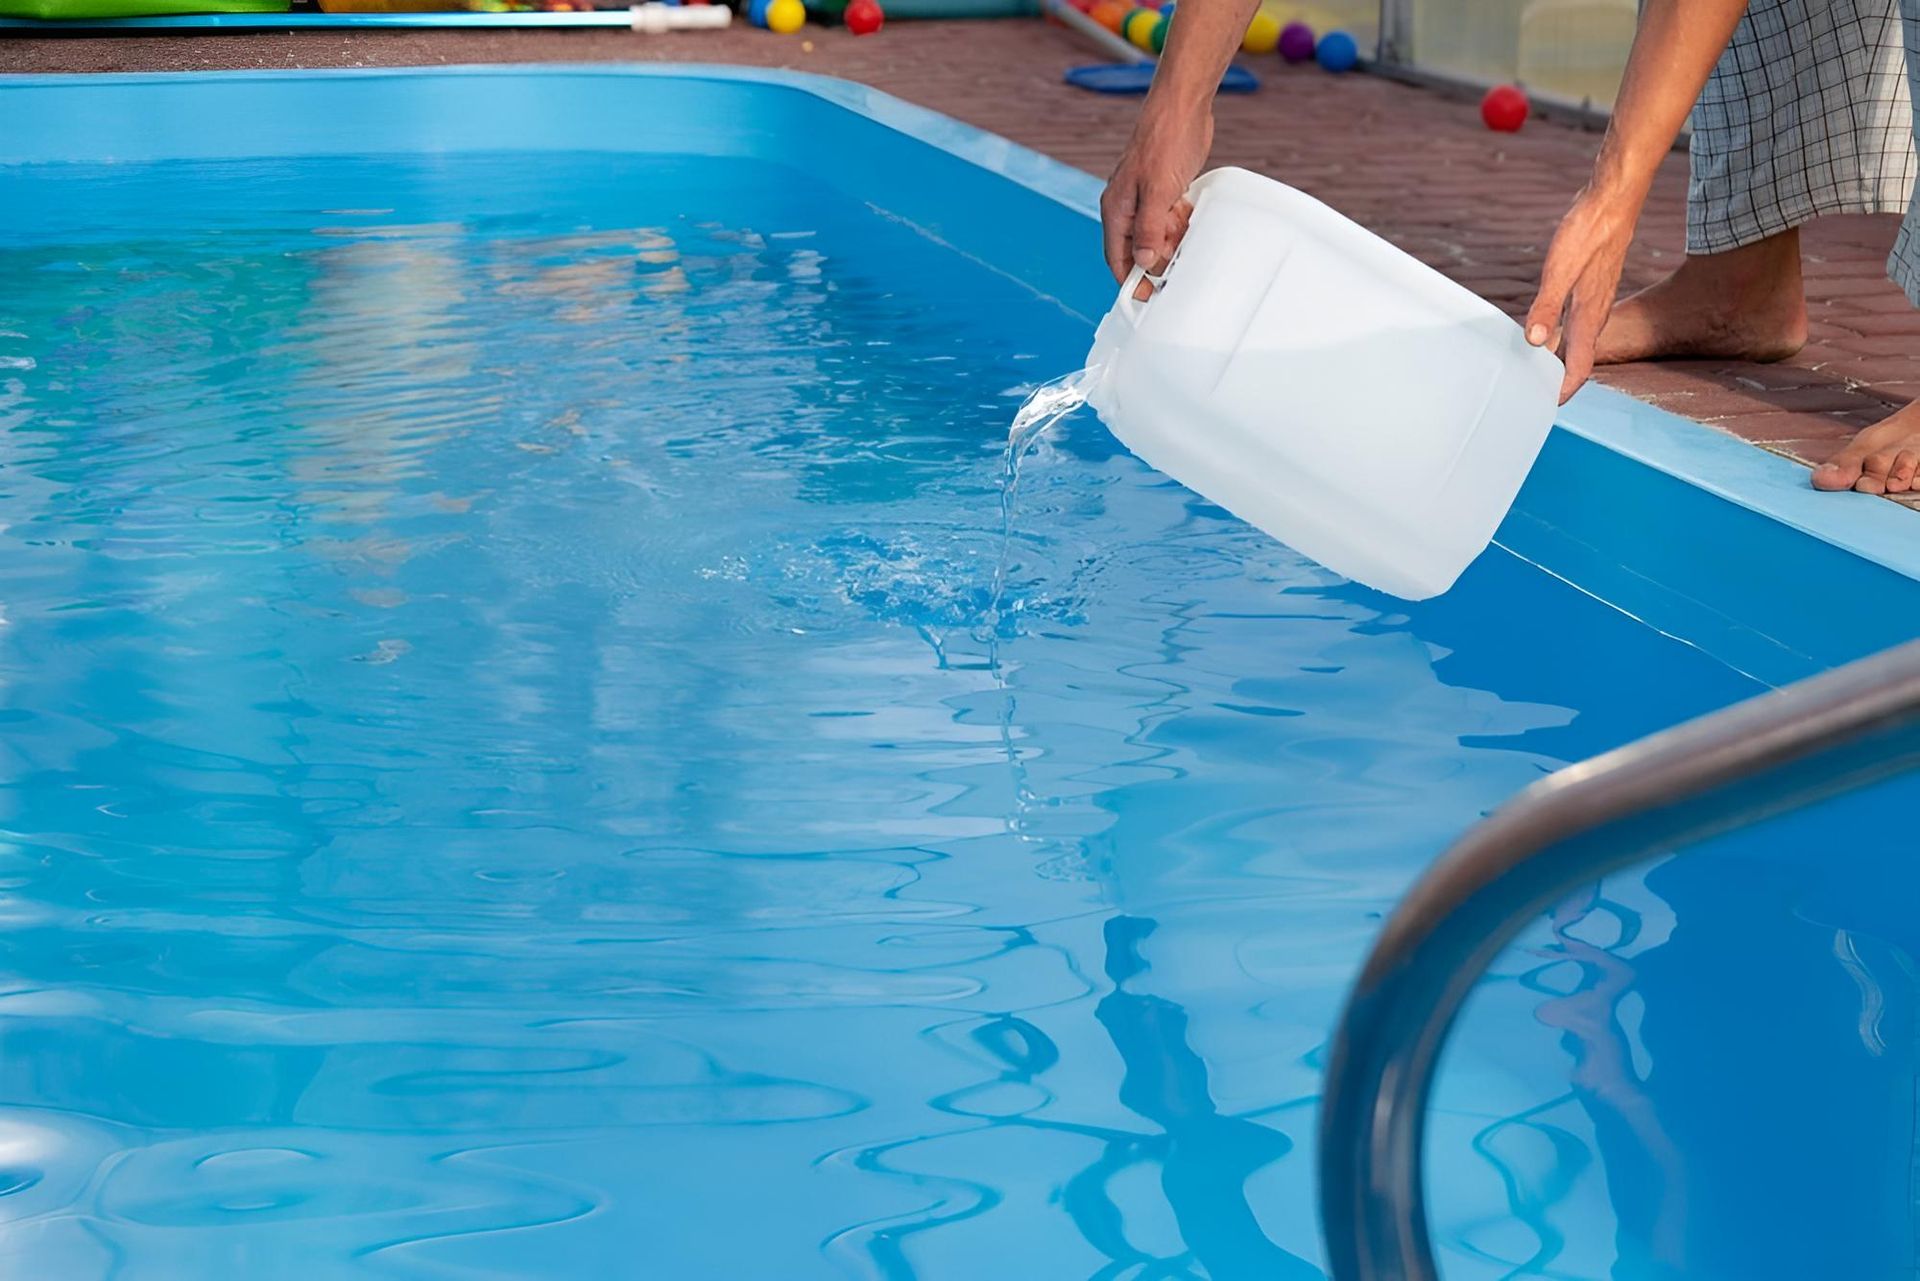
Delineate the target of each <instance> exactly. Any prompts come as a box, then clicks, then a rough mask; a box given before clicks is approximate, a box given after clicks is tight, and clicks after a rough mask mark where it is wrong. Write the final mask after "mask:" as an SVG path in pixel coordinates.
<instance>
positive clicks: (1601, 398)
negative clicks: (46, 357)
mask: <svg viewBox="0 0 1920 1281" xmlns="http://www.w3.org/2000/svg"><path fill="white" fill-rule="evenodd" d="M421 76H444V77H486V76H517V77H528V76H537V77H541V78H568V77H578V76H593V77H603V78H621V77H643V78H656V79H671V78H676V77H680V78H685V77H700V78H703V79H712V80H726V81H733V82H738V83H751V84H765V85H774V86H779V87H782V88H786V89H789V90H797V91H800V92H804V93H807V94H810V95H812V96H814V97H816V98H819V99H821V100H823V101H826V102H829V103H831V104H833V105H835V106H838V107H841V108H843V109H845V110H848V111H851V112H853V113H855V114H858V115H860V116H863V117H865V118H867V119H868V120H870V121H872V122H874V123H875V124H878V125H881V126H883V127H885V128H888V129H891V130H894V131H896V132H898V133H901V134H904V135H906V136H908V137H911V138H913V139H915V140H916V141H919V142H921V143H924V144H926V145H928V146H931V147H934V148H937V149H939V150H941V151H944V152H946V153H947V154H949V155H951V156H954V157H956V158H957V159H960V160H963V161H965V162H967V163H968V164H971V165H974V166H976V167H978V168H981V169H984V170H986V171H988V172H990V173H993V174H996V175H998V176H999V177H1001V178H1004V179H1006V180H1008V181H1010V182H1013V183H1016V184H1018V185H1019V186H1022V187H1024V188H1026V189H1027V190H1029V191H1031V192H1033V193H1034V194H1036V195H1039V196H1042V197H1044V198H1046V199H1048V200H1051V201H1053V202H1055V203H1057V204H1059V205H1061V206H1063V207H1064V208H1066V209H1068V210H1070V211H1072V212H1074V213H1078V214H1081V215H1082V216H1084V217H1086V218H1088V219H1090V220H1094V221H1096V222H1097V221H1098V219H1099V200H1100V192H1101V188H1102V186H1103V183H1102V181H1101V180H1100V179H1099V178H1097V177H1095V176H1094V175H1092V174H1089V173H1087V172H1085V171H1084V170H1080V169H1075V168H1073V167H1072V166H1070V165H1067V164H1065V163H1064V162H1062V161H1058V160H1055V159H1053V158H1052V157H1050V156H1047V155H1044V154H1042V153H1040V152H1037V151H1034V150H1032V149H1031V148H1029V147H1025V146H1022V145H1021V144H1019V143H1016V142H1013V141H1011V140H1010V139H1007V138H1004V137H1002V136H1000V135H998V134H994V133H990V132H988V131H987V130H984V129H980V128H977V127H975V126H973V125H969V124H966V123H964V122H962V121H959V120H956V119H954V118H953V117H951V116H947V115H944V114H942V113H940V112H937V111H934V110H932V109H930V108H926V107H921V106H917V105H915V104H914V103H911V102H908V101H906V100H904V99H902V98H898V97H895V96H894V95H892V94H889V93H885V92H883V91H881V90H878V89H875V88H872V87H871V86H868V85H864V84H860V83H858V82H856V81H851V80H843V79H839V78H837V77H832V76H824V75H817V74H814V73H811V72H803V71H787V70H779V69H771V68H757V67H742V66H737V65H727V64H715V63H701V62H659V63H628V64H612V65H609V64H603V63H602V64H593V63H588V64H581V63H507V64H497V65H453V66H427V67H367V68H326V69H300V70H277V69H274V70H259V71H214V72H206V71H198V72H194V71H183V72H151V71H149V72H110V73H96V74H87V75H81V76H76V75H71V74H37V75H34V74H29V75H0V94H4V93H5V92H6V91H7V90H9V89H14V88H33V87H42V86H53V85H60V86H66V87H69V88H70V87H72V86H73V85H74V83H75V82H76V81H109V82H113V83H118V84H137V83H170V84H177V83H179V82H181V81H183V80H187V81H191V80H222V81H232V80H304V79H336V80H337V79H349V78H351V79H363V78H364V79H395V78H417V77H421ZM0 114H4V113H0ZM4 162H5V161H4V157H0V163H4ZM1556 426H1557V427H1558V428H1560V429H1561V430H1564V431H1567V432H1569V433H1571V434H1572V435H1575V436H1578V437H1580V438H1582V439H1585V440H1588V441H1591V442H1593V443H1594V444H1597V445H1600V446H1602V447H1603V448H1605V449H1607V450H1609V451H1611V452H1613V453H1615V454H1618V455H1620V456H1622V457H1624V458H1627V459H1629V460H1631V461H1634V462H1636V463H1639V464H1641V465H1643V466H1646V467H1649V468H1652V469H1653V470H1655V471H1658V472H1661V473H1664V474H1666V475H1668V476H1671V477H1674V478H1675V479H1677V480H1680V481H1683V482H1685V483H1687V484H1689V485H1691V486H1693V487H1694V488H1697V489H1699V490H1701V491H1703V492H1705V493H1708V494H1711V495H1713V496H1715V497H1718V498H1720V499H1722V500H1724V501H1727V502H1730V503H1733V504H1735V505H1736V506H1739V507H1741V508H1744V509H1746V510H1748V511H1751V512H1754V513H1756V514H1758V515H1761V516H1765V517H1768V518H1769V519H1772V520H1774V521H1776V522H1778V523H1780V524H1781V525H1784V526H1786V527H1788V528H1790V529H1793V530H1795V531H1797V532H1799V533H1802V534H1805V535H1807V536H1809V537H1812V538H1815V539H1818V540H1820V541H1822V542H1824V543H1827V544H1829V545H1831V546H1833V547H1836V548H1838V549H1840V550H1843V551H1846V552H1849V553H1851V554H1853V555H1855V556H1858V557H1860V558H1861V559H1863V560H1866V561H1869V562H1871V563H1873V564H1876V565H1879V566H1882V567H1884V568H1886V569H1889V570H1892V571H1894V572H1895V573H1898V574H1901V575H1903V576H1905V577H1907V578H1909V579H1914V580H1917V581H1920V525H1916V524H1915V523H1914V522H1915V519H1916V518H1915V516H1914V515H1913V514H1912V513H1911V512H1910V511H1908V510H1907V509H1905V508H1903V507H1901V506H1899V505H1898V504H1894V503H1889V502H1886V501H1885V500H1883V499H1880V498H1877V497H1872V496H1869V495H1866V494H1856V493H1844V494H1830V493H1821V492H1818V491H1816V490H1814V489H1813V488H1812V487H1811V486H1810V485H1809V484H1808V481H1807V475H1808V473H1807V469H1806V468H1805V467H1803V466H1802V465H1800V464H1799V463H1796V462H1793V461H1791V460H1788V459H1785V458H1782V457H1779V456H1778V455H1775V454H1771V453H1768V452H1767V451H1765V450H1762V449H1759V448H1756V447H1755V446H1753V445H1751V444H1748V443H1746V442H1744V441H1741V440H1738V439H1735V438H1734V437H1732V436H1729V435H1726V434H1724V433H1722V432H1719V431H1716V430H1715V429H1714V428H1712V427H1711V426H1710V425H1708V424H1705V423H1700V422H1696V421H1695V420H1693V419H1689V418H1686V417H1683V416H1681V415H1679V414H1675V413H1672V412H1670V411H1668V410H1664V409H1661V408H1659V407H1657V406H1654V405H1650V404H1647V403H1645V402H1643V401H1640V400H1637V399H1635V398H1634V397H1632V396H1629V395H1626V394H1625V393H1622V392H1618V391H1614V390H1612V389H1610V388H1607V387H1602V386H1598V385H1595V384H1591V383H1590V384H1589V385H1588V386H1586V387H1585V388H1583V389H1582V390H1581V391H1580V393H1579V394H1578V395H1577V396H1575V397H1574V398H1573V399H1572V400H1571V401H1569V402H1568V404H1567V405H1566V406H1565V407H1563V408H1562V410H1561V412H1560V414H1559V415H1558V417H1557V419H1556Z"/></svg>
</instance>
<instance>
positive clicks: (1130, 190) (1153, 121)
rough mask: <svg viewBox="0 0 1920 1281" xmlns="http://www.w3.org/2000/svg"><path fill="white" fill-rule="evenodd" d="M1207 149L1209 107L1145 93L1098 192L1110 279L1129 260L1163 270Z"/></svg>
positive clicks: (1129, 265) (1122, 273) (1181, 230)
mask: <svg viewBox="0 0 1920 1281" xmlns="http://www.w3.org/2000/svg"><path fill="white" fill-rule="evenodd" d="M1212 149H1213V113H1212V111H1211V110H1209V109H1208V108H1207V107H1205V106H1202V107H1199V108H1197V109H1181V108H1179V107H1174V106H1171V105H1169V104H1165V103H1157V102H1155V101H1154V100H1153V98H1152V97H1151V95H1149V97H1148V100H1147V103H1146V105H1145V107H1144V108H1143V109H1142V110H1141V112H1140V119H1139V121H1138V122H1137V123H1136V124H1135V125H1134V130H1133V137H1132V139H1131V140H1129V141H1128V143H1127V149H1126V152H1125V153H1124V154H1123V155H1122V156H1121V157H1120V163H1119V165H1118V166H1117V167H1115V169H1114V171H1113V177H1111V178H1109V179H1107V189H1106V191H1104V192H1103V193H1101V196H1100V225H1101V229H1102V230H1103V231H1104V232H1105V235H1106V251H1107V266H1108V268H1110V269H1111V270H1112V272H1113V278H1114V279H1115V280H1125V279H1126V277H1127V273H1128V272H1129V271H1131V270H1132V269H1133V265H1134V264H1135V263H1139V264H1140V265H1141V266H1143V267H1145V268H1146V269H1147V270H1148V271H1154V272H1157V271H1161V270H1164V269H1165V268H1166V265H1167V263H1168V262H1169V261H1170V260H1171V259H1172V258H1173V251H1174V248H1175V247H1176V246H1177V245H1179V243H1180V238H1181V237H1182V236H1184V235H1186V234H1187V218H1188V216H1189V215H1190V214H1192V212H1193V206H1192V205H1190V204H1188V203H1187V198H1186V197H1187V187H1188V185H1189V184H1191V183H1192V182H1193V180H1194V179H1195V178H1197V177H1198V176H1199V175H1200V166H1201V165H1203V164H1205V163H1206V162H1207V153H1208V152H1209V151H1211V150H1212ZM1143 288H1144V286H1143Z"/></svg>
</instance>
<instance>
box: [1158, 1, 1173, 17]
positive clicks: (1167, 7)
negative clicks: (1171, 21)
mask: <svg viewBox="0 0 1920 1281" xmlns="http://www.w3.org/2000/svg"><path fill="white" fill-rule="evenodd" d="M1160 16H1161V17H1163V18H1172V17H1173V0H1167V2H1166V3H1165V4H1163V5H1161V6H1160Z"/></svg>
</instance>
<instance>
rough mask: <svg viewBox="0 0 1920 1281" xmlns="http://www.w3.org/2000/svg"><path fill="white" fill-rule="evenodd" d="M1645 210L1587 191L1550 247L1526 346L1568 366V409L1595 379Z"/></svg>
mask: <svg viewBox="0 0 1920 1281" xmlns="http://www.w3.org/2000/svg"><path fill="white" fill-rule="evenodd" d="M1640 205H1641V200H1640V199H1638V198H1635V197H1632V196H1626V195H1621V194H1618V193H1614V192H1610V191H1607V190H1604V189H1602V188H1599V187H1592V186H1590V187H1587V188H1586V189H1585V190H1583V191H1582V192H1581V193H1580V195H1579V196H1578V197H1577V198H1576V199H1575V200H1574V202H1573V208H1571V209H1569V210H1568V211H1567V215H1566V217H1564V218H1562V219H1561V220H1560V229H1559V230H1558V231H1556V232H1554V233H1553V243H1552V244H1551V245H1549V246H1548V247H1547V260H1546V263H1545V265H1543V266H1542V267H1541V269H1540V292H1539V294H1538V295H1536V296H1535V298H1534V300H1533V306H1532V307H1530V308H1528V309H1527V341H1528V342H1530V343H1532V344H1533V345H1534V346H1536V347H1545V348H1548V349H1549V350H1551V351H1554V352H1556V353H1557V354H1558V355H1559V357H1560V359H1561V360H1562V361H1563V362H1564V363H1565V364H1566V367H1567V376H1566V378H1565V379H1564V380H1563V381H1562V382H1561V384H1560V403H1561V404H1563V405H1564V404H1566V403H1567V400H1568V399H1569V398H1570V397H1571V396H1572V395H1573V393H1574V392H1576V391H1579V390H1580V386H1581V384H1582V383H1584V382H1586V381H1587V379H1588V377H1589V376H1590V375H1592V373H1593V353H1594V347H1595V345H1596V344H1597V343H1598V342H1599V341H1600V331H1601V330H1602V329H1605V328H1606V325H1607V317H1608V316H1609V315H1611V314H1612V313H1613V297H1614V293H1615V291H1617V290H1618V289H1619V288H1620V272H1621V270H1622V269H1623V268H1624V267H1625V266H1626V261H1627V246H1629V245H1630V244H1632V243H1633V228H1634V224H1635V223H1636V222H1638V221H1639V218H1640Z"/></svg>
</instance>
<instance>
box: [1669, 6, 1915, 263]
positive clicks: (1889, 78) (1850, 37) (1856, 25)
mask: <svg viewBox="0 0 1920 1281" xmlns="http://www.w3.org/2000/svg"><path fill="white" fill-rule="evenodd" d="M1916 17H1920V0H1753V3H1752V4H1751V5H1749V6H1748V9H1747V12H1746V16H1745V17H1743V18H1742V19H1741V20H1740V25H1739V27H1738V28H1737V29H1736V30H1735V31H1734V35H1733V40H1732V42H1731V43H1730V44H1728V46H1727V51H1726V53H1725V54H1723V55H1722V56H1721V59H1720V62H1719V65H1718V66H1716V67H1715V68H1714V71H1713V75H1712V77H1711V78H1710V79H1709V80H1708V81H1707V87H1706V89H1705V91H1704V92H1703V93H1702V94H1701V95H1700V102H1699V105H1697V106H1696V107H1695V108H1694V110H1693V119H1692V143H1691V147H1692V162H1693V163H1692V172H1693V178H1692V182H1691V184H1690V185H1689V188H1688V192H1687V252H1688V253H1690V254H1709V253H1722V252H1724V251H1726V250H1728V249H1736V248H1739V247H1740V246H1741V245H1746V244H1752V243H1753V242H1754V241H1756V240H1763V239H1765V238H1766V237H1768V236H1772V235H1776V234H1778V233H1779V232H1782V231H1786V230H1787V229H1788V228H1790V227H1797V226H1799V225H1800V224H1801V223H1803V222H1806V221H1807V220H1809V219H1811V218H1815V217H1818V216H1819V215H1821V214H1832V213H1898V212H1901V211H1903V210H1906V209H1907V208H1908V205H1909V202H1910V201H1911V199H1912V196H1913V188H1914V174H1915V170H1916V161H1915V156H1914V141H1913V139H1914V117H1913V107H1912V95H1911V93H1910V92H1909V84H1908V62H1909V59H1915V60H1920V48H1908V46H1909V45H1910V44H1911V43H1912V42H1913V40H1914V36H1913V34H1912V33H1913V32H1914V30H1915V28H1916V26H1920V22H1916ZM1903 28H1905V34H1904V37H1903V31H1902V29H1903ZM1914 223H1915V217H1914V216H1913V215H1909V217H1908V219H1907V223H1906V225H1905V226H1903V227H1902V229H1901V235H1900V246H1901V247H1899V248H1896V250H1895V252H1894V259H1893V261H1892V262H1890V263H1889V270H1890V271H1892V272H1893V273H1894V278H1895V280H1897V281H1899V282H1900V284H1901V285H1902V286H1903V287H1906V288H1907V290H1908V292H1909V294H1915V293H1916V290H1915V285H1916V284H1920V231H1915V232H1913V233H1912V234H1911V235H1910V234H1909V231H1910V229H1911V228H1912V227H1913V226H1914ZM1908 246H1911V247H1910V248H1909V247H1908ZM1909 282H1914V283H1909ZM1916 297H1917V298H1920V294H1917V295H1916Z"/></svg>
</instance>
